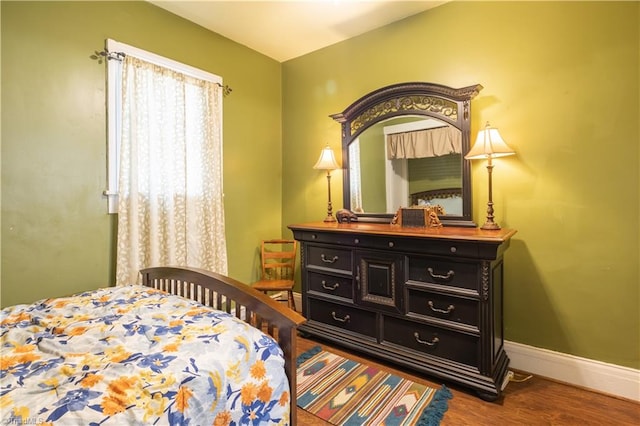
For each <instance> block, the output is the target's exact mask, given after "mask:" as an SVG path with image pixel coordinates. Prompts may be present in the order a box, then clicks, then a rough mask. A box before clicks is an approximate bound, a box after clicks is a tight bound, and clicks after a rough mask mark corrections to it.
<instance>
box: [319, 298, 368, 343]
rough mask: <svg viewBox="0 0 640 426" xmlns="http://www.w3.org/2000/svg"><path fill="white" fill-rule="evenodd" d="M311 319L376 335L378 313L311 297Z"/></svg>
mask: <svg viewBox="0 0 640 426" xmlns="http://www.w3.org/2000/svg"><path fill="white" fill-rule="evenodd" d="M307 316H308V318H309V320H310V321H318V322H321V323H323V324H327V325H331V326H333V327H338V328H341V329H344V330H349V331H353V332H356V333H359V334H362V335H365V336H370V337H376V314H375V312H369V311H365V310H362V309H358V308H355V307H352V306H342V305H338V304H335V303H331V302H326V301H324V300H319V299H315V298H309V312H308V313H307Z"/></svg>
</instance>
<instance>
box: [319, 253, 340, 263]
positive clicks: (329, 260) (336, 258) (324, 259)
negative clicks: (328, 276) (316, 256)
mask: <svg viewBox="0 0 640 426" xmlns="http://www.w3.org/2000/svg"><path fill="white" fill-rule="evenodd" d="M320 259H322V261H323V262H324V263H335V262H336V261H337V260H338V256H333V257H332V258H331V259H327V258H326V257H325V255H324V253H323V254H321V255H320Z"/></svg>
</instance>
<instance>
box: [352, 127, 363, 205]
mask: <svg viewBox="0 0 640 426" xmlns="http://www.w3.org/2000/svg"><path fill="white" fill-rule="evenodd" d="M349 182H350V185H351V186H350V187H349V192H350V194H351V196H350V204H351V210H353V211H354V212H357V213H363V212H364V210H363V209H362V180H361V173H360V140H359V139H356V140H355V141H353V142H352V143H351V144H350V145H349Z"/></svg>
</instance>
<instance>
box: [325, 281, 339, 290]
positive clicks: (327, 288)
mask: <svg viewBox="0 0 640 426" xmlns="http://www.w3.org/2000/svg"><path fill="white" fill-rule="evenodd" d="M338 287H340V283H335V284H334V285H333V286H330V285H327V282H326V281H325V280H322V288H324V289H325V290H331V291H333V290H335V289H337V288H338Z"/></svg>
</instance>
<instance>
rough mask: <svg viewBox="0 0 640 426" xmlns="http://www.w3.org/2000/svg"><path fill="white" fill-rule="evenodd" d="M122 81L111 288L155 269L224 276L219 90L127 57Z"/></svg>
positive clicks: (225, 270) (188, 77) (174, 72)
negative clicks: (113, 281) (169, 267)
mask: <svg viewBox="0 0 640 426" xmlns="http://www.w3.org/2000/svg"><path fill="white" fill-rule="evenodd" d="M122 80H123V83H122V84H123V86H122V138H121V143H120V169H119V191H120V192H119V201H118V242H117V266H116V284H117V285H124V284H131V283H134V282H137V281H138V271H139V270H140V269H141V268H145V267H148V266H157V265H176V266H192V267H198V268H204V269H208V270H211V271H215V272H218V273H222V274H227V248H226V240H225V227H224V206H223V194H222V88H221V87H220V86H219V85H218V84H216V83H213V82H209V81H204V80H200V79H196V78H193V77H190V76H187V75H185V74H182V73H180V72H177V71H173V70H170V69H167V68H165V67H162V66H159V65H155V64H152V63H149V62H146V61H143V60H141V59H138V58H135V57H133V56H129V55H127V56H126V57H125V59H124V64H123V79H122Z"/></svg>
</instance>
